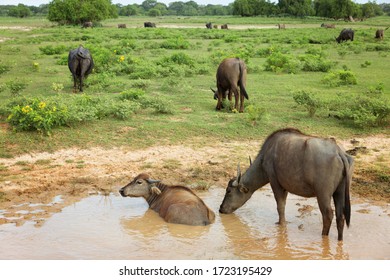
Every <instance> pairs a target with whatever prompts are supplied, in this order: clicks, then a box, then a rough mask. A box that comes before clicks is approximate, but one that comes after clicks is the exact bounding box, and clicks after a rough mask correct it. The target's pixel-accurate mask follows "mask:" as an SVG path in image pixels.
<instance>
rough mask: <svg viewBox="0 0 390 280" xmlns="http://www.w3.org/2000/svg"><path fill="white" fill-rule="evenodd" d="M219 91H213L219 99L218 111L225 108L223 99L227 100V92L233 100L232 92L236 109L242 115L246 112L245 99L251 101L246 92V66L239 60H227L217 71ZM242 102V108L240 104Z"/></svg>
mask: <svg viewBox="0 0 390 280" xmlns="http://www.w3.org/2000/svg"><path fill="white" fill-rule="evenodd" d="M216 77H217V90H213V89H212V91H213V92H214V97H215V96H217V97H218V102H217V107H216V109H217V110H221V109H222V108H223V105H222V99H225V98H226V92H229V100H231V97H232V92H233V93H234V96H235V105H234V108H235V109H236V110H237V111H239V112H240V113H242V112H244V97H245V98H246V99H249V96H248V93H247V92H246V89H245V86H246V65H245V62H244V61H242V60H241V59H239V58H226V59H224V60H223V61H222V62H221V63H220V64H219V66H218V69H217V75H216ZM239 102H240V107H239V106H238V103H239Z"/></svg>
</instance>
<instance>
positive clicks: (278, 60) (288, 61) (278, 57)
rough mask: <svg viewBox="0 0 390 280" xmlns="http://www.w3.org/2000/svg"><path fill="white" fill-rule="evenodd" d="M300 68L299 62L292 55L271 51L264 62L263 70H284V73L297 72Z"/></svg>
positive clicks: (278, 71)
mask: <svg viewBox="0 0 390 280" xmlns="http://www.w3.org/2000/svg"><path fill="white" fill-rule="evenodd" d="M300 69H301V64H300V62H299V61H298V60H297V59H295V58H294V57H293V56H292V55H289V54H283V53H279V52H277V53H272V54H271V55H270V56H268V58H267V60H266V62H265V71H271V72H276V73H280V72H284V73H292V74H295V73H298V71H299V70H300Z"/></svg>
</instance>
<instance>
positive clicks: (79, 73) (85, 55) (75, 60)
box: [68, 46, 94, 92]
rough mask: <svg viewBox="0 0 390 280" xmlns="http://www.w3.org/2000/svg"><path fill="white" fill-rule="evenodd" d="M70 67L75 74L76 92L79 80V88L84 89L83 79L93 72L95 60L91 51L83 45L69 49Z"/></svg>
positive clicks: (74, 88) (74, 84)
mask: <svg viewBox="0 0 390 280" xmlns="http://www.w3.org/2000/svg"><path fill="white" fill-rule="evenodd" d="M68 67H69V70H70V72H71V73H72V76H73V91H74V92H76V88H77V86H76V85H77V81H79V83H80V84H79V89H80V91H81V92H82V91H83V81H84V79H85V78H86V77H87V76H88V75H89V74H90V73H91V72H92V69H93V67H94V62H93V58H92V55H91V53H90V52H89V50H88V49H84V48H83V47H82V46H80V47H78V48H77V49H74V50H71V51H69V55H68Z"/></svg>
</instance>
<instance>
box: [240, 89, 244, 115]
mask: <svg viewBox="0 0 390 280" xmlns="http://www.w3.org/2000/svg"><path fill="white" fill-rule="evenodd" d="M242 112H244V95H243V94H241V92H240V113H242Z"/></svg>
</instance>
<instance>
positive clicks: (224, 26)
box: [221, 23, 229, 29]
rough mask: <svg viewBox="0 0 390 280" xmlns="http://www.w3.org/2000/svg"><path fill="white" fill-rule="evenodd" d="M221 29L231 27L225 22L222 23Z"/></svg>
mask: <svg viewBox="0 0 390 280" xmlns="http://www.w3.org/2000/svg"><path fill="white" fill-rule="evenodd" d="M221 29H229V28H228V25H227V24H226V23H225V24H222V25H221Z"/></svg>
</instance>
